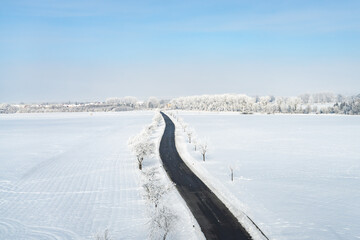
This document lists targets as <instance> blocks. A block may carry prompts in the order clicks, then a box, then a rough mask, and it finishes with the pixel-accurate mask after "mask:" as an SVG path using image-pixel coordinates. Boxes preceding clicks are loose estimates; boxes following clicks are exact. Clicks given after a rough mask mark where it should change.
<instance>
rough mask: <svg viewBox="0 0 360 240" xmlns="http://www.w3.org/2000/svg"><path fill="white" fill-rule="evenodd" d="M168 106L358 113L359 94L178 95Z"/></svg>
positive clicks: (281, 111)
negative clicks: (289, 95)
mask: <svg viewBox="0 0 360 240" xmlns="http://www.w3.org/2000/svg"><path fill="white" fill-rule="evenodd" d="M169 106H170V108H171V109H181V110H197V111H236V112H241V113H244V114H250V113H268V114H272V113H304V114H308V113H317V114H323V113H335V114H351V115H352V114H360V94H359V95H357V96H351V97H345V96H342V95H339V94H337V95H336V94H333V93H317V94H303V95H300V96H298V97H274V96H262V97H249V96H247V95H239V94H222V95H202V96H190V97H180V98H175V99H172V100H171V101H170V103H169Z"/></svg>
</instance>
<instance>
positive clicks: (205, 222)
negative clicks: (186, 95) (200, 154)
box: [160, 113, 252, 240]
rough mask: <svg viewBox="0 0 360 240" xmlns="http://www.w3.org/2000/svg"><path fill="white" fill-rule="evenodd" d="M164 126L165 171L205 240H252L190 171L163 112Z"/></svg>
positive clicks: (162, 143)
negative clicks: (178, 149)
mask: <svg viewBox="0 0 360 240" xmlns="http://www.w3.org/2000/svg"><path fill="white" fill-rule="evenodd" d="M161 114H162V116H163V118H164V120H165V123H166V127H165V131H164V135H163V137H162V139H161V142H160V157H161V160H162V162H163V165H164V169H165V170H166V172H167V174H168V175H169V177H170V179H171V180H172V181H173V182H174V183H175V184H176V188H177V190H178V191H179V193H180V194H181V196H182V197H183V199H184V200H185V202H186V204H187V205H188V207H189V209H190V210H191V212H192V214H193V215H194V217H195V219H196V220H197V222H198V223H199V225H200V227H201V230H202V232H203V233H204V235H205V237H206V239H239V240H242V239H246V240H248V239H252V238H251V237H250V234H249V233H248V232H247V231H246V230H245V229H244V228H243V227H242V226H241V224H240V223H239V221H238V220H237V219H236V218H235V216H234V215H233V214H232V213H231V212H230V211H229V209H228V208H227V207H226V206H225V205H224V203H222V202H221V201H220V200H219V198H218V197H217V196H216V195H215V194H214V193H213V192H212V191H211V190H210V189H209V188H208V187H207V186H206V185H205V184H204V183H203V182H202V181H201V180H200V179H199V178H198V177H197V176H196V175H195V174H194V173H193V172H192V171H191V170H190V168H189V167H188V166H187V165H186V164H185V163H184V161H183V160H182V159H181V157H180V155H179V153H178V152H177V150H176V146H175V125H174V123H173V122H172V121H171V120H170V118H169V117H168V116H167V115H166V114H164V113H161Z"/></svg>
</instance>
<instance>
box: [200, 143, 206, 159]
mask: <svg viewBox="0 0 360 240" xmlns="http://www.w3.org/2000/svg"><path fill="white" fill-rule="evenodd" d="M207 150H208V145H207V142H201V143H200V153H201V155H202V157H203V161H204V162H205V155H206V152H207Z"/></svg>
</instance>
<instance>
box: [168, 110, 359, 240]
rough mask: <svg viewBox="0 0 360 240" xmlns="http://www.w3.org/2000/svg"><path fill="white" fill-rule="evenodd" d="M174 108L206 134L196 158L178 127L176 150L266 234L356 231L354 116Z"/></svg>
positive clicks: (347, 234)
mask: <svg viewBox="0 0 360 240" xmlns="http://www.w3.org/2000/svg"><path fill="white" fill-rule="evenodd" d="M174 113H176V112H174ZM178 115H179V116H181V117H182V118H183V119H184V121H185V122H186V123H188V124H189V125H190V127H192V128H194V129H195V130H196V133H197V135H198V136H199V137H201V138H204V137H206V138H207V139H208V142H209V151H208V157H207V160H206V162H203V161H202V160H201V155H200V153H199V152H195V151H194V150H193V146H191V145H190V144H186V145H185V144H184V143H185V141H186V136H185V135H184V133H183V131H181V130H180V129H178V130H177V141H178V142H177V146H178V147H179V148H180V149H179V151H180V155H182V156H183V157H185V158H187V159H186V161H187V162H188V163H189V165H192V168H193V169H195V171H196V172H197V173H198V174H200V175H201V178H202V179H204V180H205V182H207V183H208V184H210V185H212V188H215V189H216V191H217V192H218V193H219V194H221V195H222V196H221V197H224V196H225V198H227V199H228V206H229V207H230V208H232V207H235V208H237V210H242V211H244V212H245V213H246V214H248V215H249V216H250V217H251V218H252V219H253V220H254V221H255V222H256V223H257V224H258V225H259V226H260V227H261V229H262V230H263V231H264V232H265V233H266V235H267V236H268V237H270V239H273V240H274V239H279V240H280V239H281V240H282V239H283V240H287V239H317V240H322V239H324V240H325V239H326V240H328V239H360V224H359V219H360V187H359V186H360V117H359V116H342V115H240V114H237V113H196V112H181V111H179V112H178ZM184 146H185V147H184ZM186 152H188V153H189V154H187V153H186ZM230 167H232V168H233V169H234V175H235V179H234V181H233V182H232V181H231V180H230V169H229V168H230ZM233 210H234V208H233ZM235 213H236V211H235Z"/></svg>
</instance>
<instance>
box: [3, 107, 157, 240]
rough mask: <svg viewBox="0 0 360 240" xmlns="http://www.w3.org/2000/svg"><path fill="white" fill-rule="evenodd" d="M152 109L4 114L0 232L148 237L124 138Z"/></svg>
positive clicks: (133, 164)
mask: <svg viewBox="0 0 360 240" xmlns="http://www.w3.org/2000/svg"><path fill="white" fill-rule="evenodd" d="M153 114H154V112H150V111H149V112H123V113H52V114H51V113H50V114H15V115H0V159H1V161H0V239H11V240H14V239H37V240H38V239H94V235H95V234H96V233H98V232H100V233H101V232H102V233H103V232H104V230H105V229H109V233H110V235H111V236H112V239H146V238H147V236H148V221H149V217H148V215H147V211H146V201H145V200H144V199H143V197H142V191H143V190H142V186H141V182H140V178H139V174H138V170H137V164H136V161H135V160H134V158H133V156H132V155H131V153H130V152H129V150H128V148H127V144H126V143H127V140H128V138H129V137H130V136H131V135H133V134H135V133H137V132H138V131H139V129H141V128H142V127H143V126H144V125H146V124H147V123H148V122H150V121H151V118H152V117H153Z"/></svg>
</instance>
